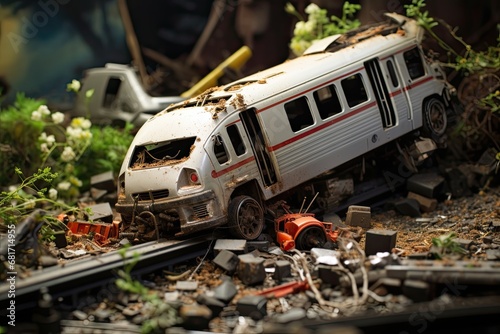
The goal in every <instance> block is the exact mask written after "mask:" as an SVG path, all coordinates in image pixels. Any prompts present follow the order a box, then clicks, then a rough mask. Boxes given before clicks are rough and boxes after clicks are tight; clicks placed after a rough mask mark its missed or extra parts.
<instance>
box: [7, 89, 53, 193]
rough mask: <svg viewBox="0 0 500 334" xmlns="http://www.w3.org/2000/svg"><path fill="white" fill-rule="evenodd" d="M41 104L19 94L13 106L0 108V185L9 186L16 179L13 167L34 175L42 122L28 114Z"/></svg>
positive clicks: (38, 157)
mask: <svg viewBox="0 0 500 334" xmlns="http://www.w3.org/2000/svg"><path fill="white" fill-rule="evenodd" d="M43 104H44V101H43V100H35V99H32V98H29V97H26V96H25V95H24V94H22V93H19V94H17V96H16V100H15V102H14V103H13V104H12V105H10V106H8V107H6V108H5V109H3V110H0V185H10V184H13V183H14V182H15V181H16V180H17V176H16V172H15V171H14V168H13V166H17V167H19V168H20V169H21V170H22V171H23V172H24V174H26V175H31V174H33V173H34V172H35V171H36V170H37V169H38V167H39V166H40V161H41V154H40V153H41V152H40V150H39V148H38V147H37V141H38V137H39V136H40V134H41V133H42V131H43V128H44V123H43V122H37V121H33V120H32V119H31V113H32V112H33V110H37V109H38V108H39V107H40V106H41V105H43Z"/></svg>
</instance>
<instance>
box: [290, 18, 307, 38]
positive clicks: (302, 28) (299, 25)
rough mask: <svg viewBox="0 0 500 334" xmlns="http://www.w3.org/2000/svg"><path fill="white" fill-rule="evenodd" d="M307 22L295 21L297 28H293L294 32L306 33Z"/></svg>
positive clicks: (297, 34) (296, 33)
mask: <svg viewBox="0 0 500 334" xmlns="http://www.w3.org/2000/svg"><path fill="white" fill-rule="evenodd" d="M305 27H306V24H305V22H304V21H299V22H297V23H295V29H294V30H293V34H294V35H296V36H300V35H304V34H305V33H306V29H305Z"/></svg>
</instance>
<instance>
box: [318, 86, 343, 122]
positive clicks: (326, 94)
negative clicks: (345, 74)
mask: <svg viewBox="0 0 500 334" xmlns="http://www.w3.org/2000/svg"><path fill="white" fill-rule="evenodd" d="M313 95H314V100H315V101H316V105H317V106H318V111H319V115H320V116H321V119H326V118H328V117H330V116H333V115H336V114H338V113H341V112H342V105H341V104H340V100H339V96H338V95H337V89H336V88H335V86H334V85H330V86H326V87H323V88H320V89H318V90H317V91H315V92H314V94H313Z"/></svg>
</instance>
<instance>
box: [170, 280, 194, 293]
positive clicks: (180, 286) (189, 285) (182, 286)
mask: <svg viewBox="0 0 500 334" xmlns="http://www.w3.org/2000/svg"><path fill="white" fill-rule="evenodd" d="M175 288H176V289H177V290H186V291H194V290H196V289H198V282H197V281H177V282H176V284H175Z"/></svg>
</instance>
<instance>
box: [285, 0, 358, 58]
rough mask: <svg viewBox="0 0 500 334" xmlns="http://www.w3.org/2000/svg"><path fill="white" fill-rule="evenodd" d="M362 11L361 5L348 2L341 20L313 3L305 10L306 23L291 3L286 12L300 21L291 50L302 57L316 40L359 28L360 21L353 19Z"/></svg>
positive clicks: (294, 33) (345, 3)
mask: <svg viewBox="0 0 500 334" xmlns="http://www.w3.org/2000/svg"><path fill="white" fill-rule="evenodd" d="M360 9H361V5H357V4H351V3H349V2H348V1H346V2H344V5H343V7H342V17H340V18H339V17H337V16H335V15H332V16H330V17H328V13H327V11H326V9H322V8H320V7H318V5H316V4H314V3H311V4H309V5H308V6H307V7H306V9H305V12H306V14H308V18H307V21H306V20H304V19H303V18H302V17H301V15H300V14H299V13H298V12H297V10H296V9H295V7H294V6H293V5H292V4H291V3H287V5H286V7H285V10H286V11H287V12H288V13H290V14H292V15H295V16H296V17H297V18H298V19H299V21H298V22H297V23H296V24H295V29H294V31H293V37H292V40H291V43H290V49H291V50H292V52H293V53H294V54H295V55H296V56H300V55H301V54H303V53H304V51H305V50H306V49H307V48H308V47H309V46H311V45H312V43H313V42H314V41H316V40H320V39H322V38H325V37H328V36H332V35H335V34H341V33H344V32H346V31H349V30H352V29H354V28H357V27H359V25H360V22H359V20H357V19H353V17H354V15H355V14H356V12H357V11H358V10H360Z"/></svg>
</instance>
